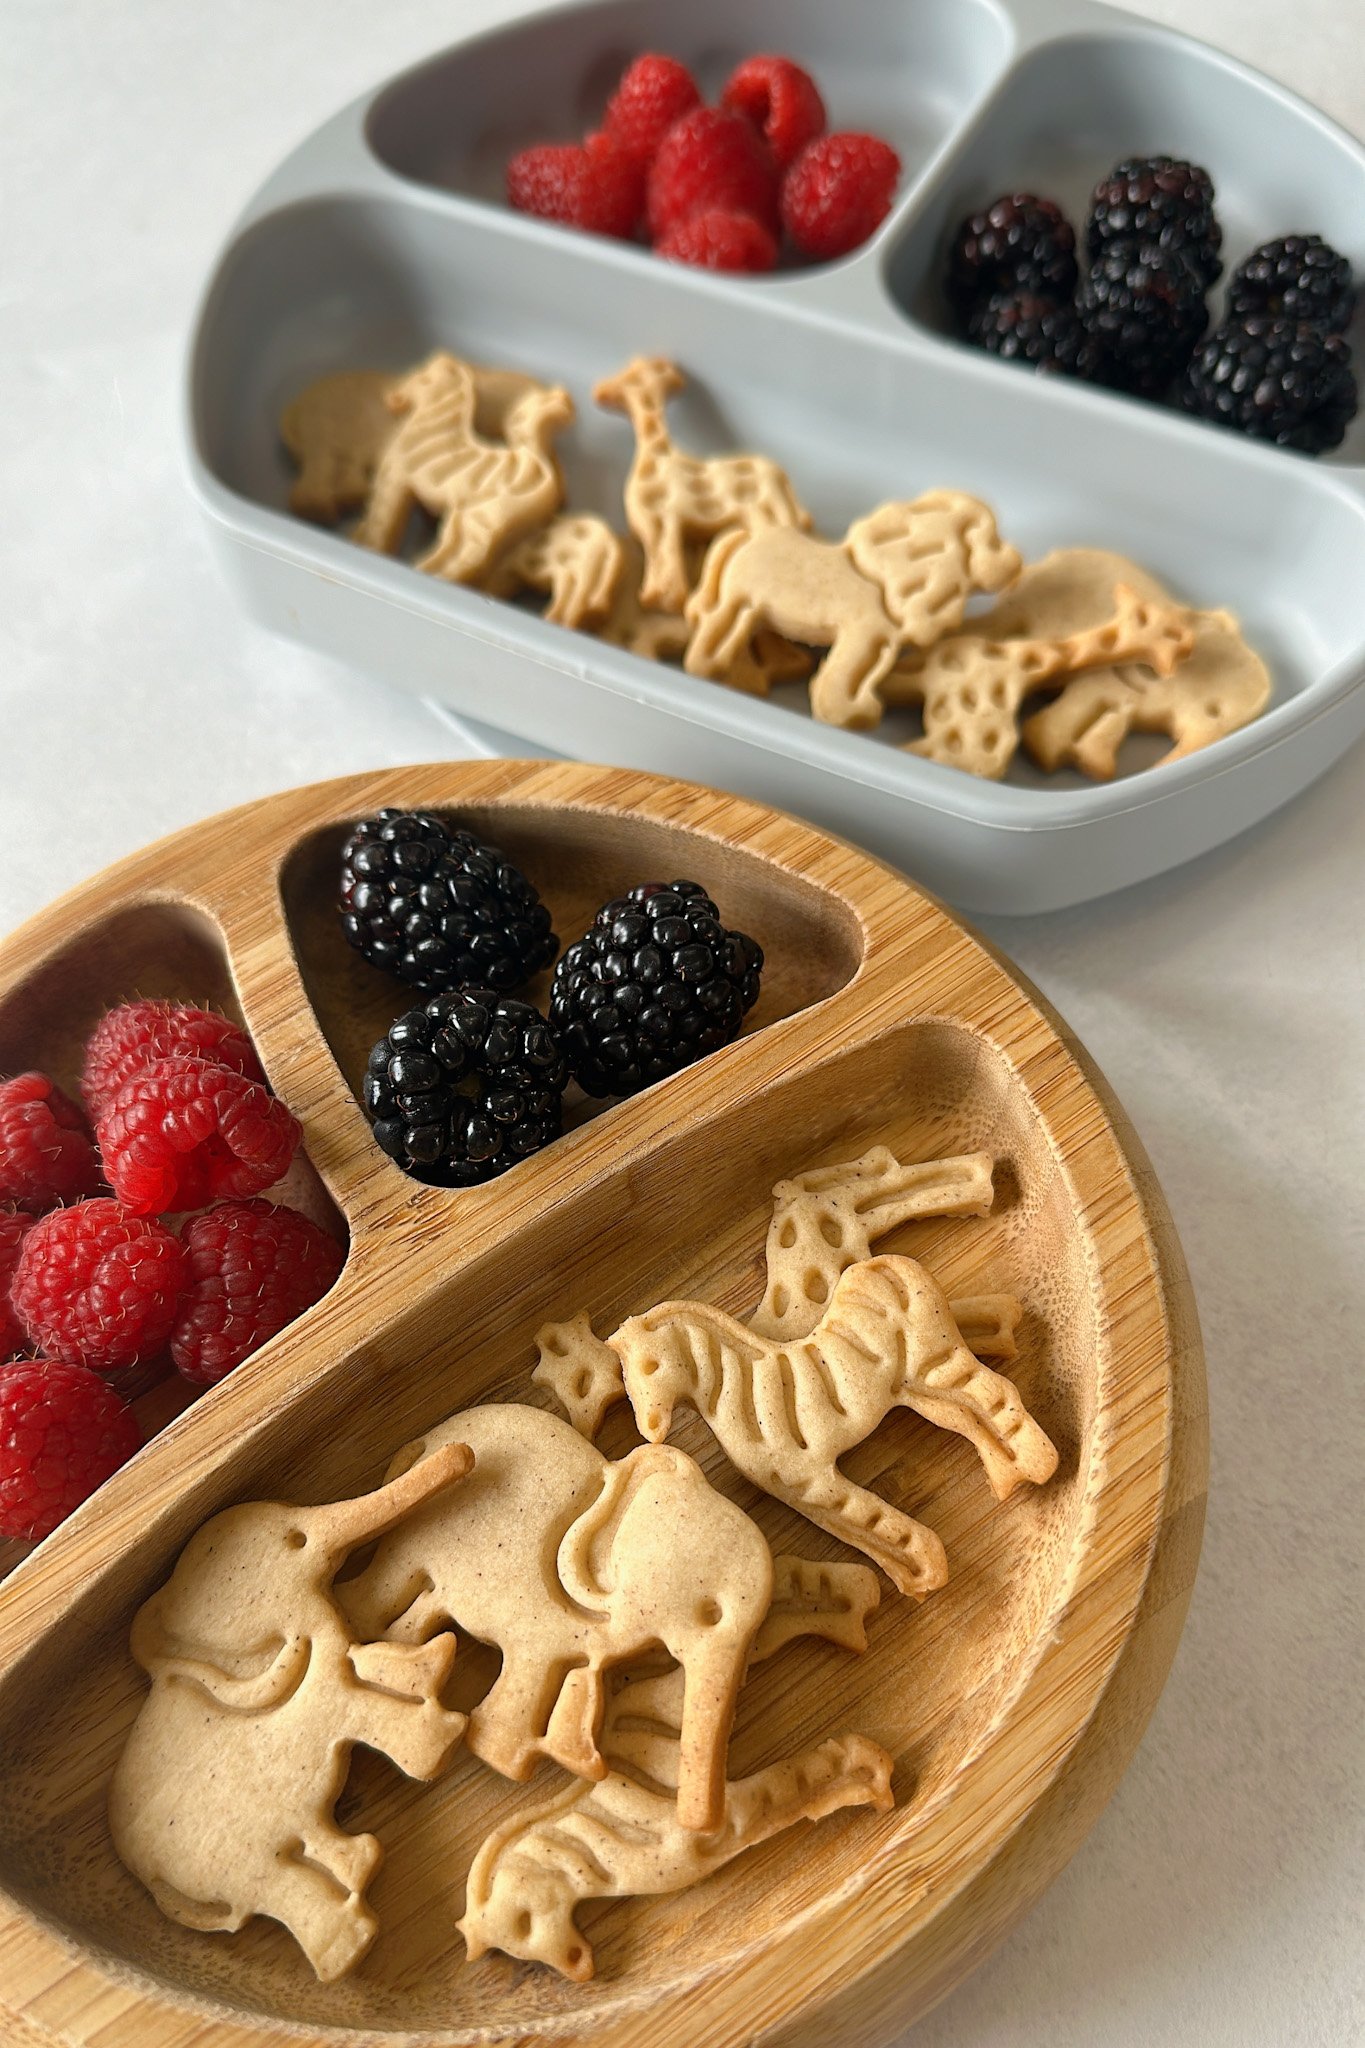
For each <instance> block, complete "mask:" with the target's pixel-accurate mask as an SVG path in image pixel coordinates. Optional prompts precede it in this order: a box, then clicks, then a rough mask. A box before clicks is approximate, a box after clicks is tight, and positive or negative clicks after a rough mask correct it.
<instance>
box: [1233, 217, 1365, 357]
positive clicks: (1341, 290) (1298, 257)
mask: <svg viewBox="0 0 1365 2048" xmlns="http://www.w3.org/2000/svg"><path fill="white" fill-rule="evenodd" d="M1355 303H1356V293H1355V281H1354V279H1353V278H1352V276H1351V266H1350V264H1349V263H1348V262H1347V261H1346V258H1345V257H1344V256H1338V254H1337V252H1336V250H1335V249H1334V248H1333V247H1332V245H1331V243H1330V242H1324V241H1323V239H1322V236H1321V235H1284V236H1282V237H1281V239H1280V240H1279V241H1278V242H1262V244H1261V246H1260V248H1259V249H1253V250H1252V252H1251V254H1250V255H1249V256H1248V257H1247V260H1246V262H1245V263H1243V264H1240V265H1239V266H1238V268H1237V269H1236V270H1234V271H1233V273H1232V276H1231V277H1230V278H1229V279H1228V319H1229V320H1230V321H1232V320H1246V319H1248V318H1250V317H1251V316H1252V315H1254V314H1269V315H1271V316H1272V317H1274V318H1275V319H1283V320H1305V321H1307V322H1308V324H1309V326H1311V327H1316V328H1318V329H1319V331H1320V332H1321V333H1323V334H1343V333H1344V332H1345V331H1346V329H1347V327H1349V325H1350V323H1351V315H1352V313H1353V312H1354V311H1355Z"/></svg>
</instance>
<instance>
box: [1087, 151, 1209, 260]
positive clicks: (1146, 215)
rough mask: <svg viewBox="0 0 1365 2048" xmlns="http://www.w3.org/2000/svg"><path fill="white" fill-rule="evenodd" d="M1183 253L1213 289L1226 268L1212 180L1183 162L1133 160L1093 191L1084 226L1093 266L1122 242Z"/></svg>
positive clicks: (1160, 158) (1167, 158)
mask: <svg viewBox="0 0 1365 2048" xmlns="http://www.w3.org/2000/svg"><path fill="white" fill-rule="evenodd" d="M1131 242H1147V243H1155V244H1156V246H1157V247H1158V248H1159V249H1163V250H1165V251H1167V252H1168V253H1171V254H1174V253H1175V251H1177V250H1180V251H1182V252H1183V253H1184V254H1185V255H1187V256H1188V257H1189V258H1190V260H1191V262H1192V263H1193V264H1194V266H1195V268H1196V270H1198V272H1199V274H1200V276H1201V277H1202V278H1203V280H1204V284H1205V285H1206V286H1208V285H1211V284H1212V283H1213V281H1214V279H1215V278H1216V277H1217V275H1218V273H1219V271H1220V270H1221V269H1222V267H1223V265H1222V262H1221V260H1220V258H1219V254H1218V252H1219V250H1220V249H1221V248H1222V246H1223V230H1222V228H1221V227H1220V226H1219V225H1218V216H1217V214H1216V213H1215V212H1214V210H1213V180H1212V178H1210V176H1209V174H1208V172H1207V171H1205V170H1201V169H1200V167H1199V165H1198V164H1190V163H1186V162H1185V161H1184V160H1183V159H1182V158H1180V157H1170V156H1134V157H1127V158H1125V159H1124V161H1123V162H1122V163H1121V164H1115V166H1114V168H1113V170H1112V171H1111V172H1110V173H1109V176H1108V177H1107V178H1102V179H1101V180H1100V182H1099V184H1098V185H1097V186H1096V187H1095V191H1094V196H1093V198H1092V199H1091V202H1090V212H1089V215H1088V216H1087V219H1086V224H1085V245H1086V248H1087V250H1088V251H1089V254H1090V260H1091V262H1092V263H1095V262H1098V261H1099V259H1100V257H1101V256H1102V255H1103V254H1104V252H1105V250H1107V249H1111V248H1113V247H1115V246H1116V245H1117V244H1120V243H1131Z"/></svg>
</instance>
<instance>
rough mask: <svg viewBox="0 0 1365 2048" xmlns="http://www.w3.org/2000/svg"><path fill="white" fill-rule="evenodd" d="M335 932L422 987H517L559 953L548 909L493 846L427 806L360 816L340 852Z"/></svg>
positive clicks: (377, 962)
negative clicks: (338, 928)
mask: <svg viewBox="0 0 1365 2048" xmlns="http://www.w3.org/2000/svg"><path fill="white" fill-rule="evenodd" d="M340 907H341V928H342V930H343V931H344V932H345V934H346V936H347V938H348V939H349V940H350V942H351V944H352V945H353V946H354V947H355V948H356V949H357V951H358V952H361V953H363V954H364V955H365V958H366V959H367V960H369V961H371V962H372V963H373V964H374V965H375V966H376V967H382V968H385V969H386V970H387V971H388V972H389V973H390V974H394V975H396V976H397V977H398V979H399V980H400V981H410V982H411V983H412V984H413V985H414V987H416V988H419V989H421V990H422V991H423V992H424V993H426V994H428V995H430V994H436V993H439V992H441V991H442V990H445V989H452V988H459V987H461V986H463V985H464V984H465V983H468V982H473V983H477V984H479V985H480V986H482V987H486V988H492V989H496V990H506V989H513V988H520V987H521V986H522V985H523V983H525V982H527V981H529V980H530V979H531V976H532V975H533V974H538V973H539V972H540V970H541V968H542V967H548V966H549V964H550V962H551V961H552V960H553V959H554V957H555V954H556V953H557V952H558V950H559V942H558V940H557V939H556V937H555V935H554V933H553V932H552V931H551V929H550V913H549V911H548V910H547V909H546V907H545V905H544V904H543V903H542V902H541V900H540V897H539V895H538V894H537V893H536V891H535V889H534V888H533V887H532V886H531V884H530V883H529V882H528V881H527V879H526V877H525V875H523V874H522V872H521V870H520V868H517V867H514V866H513V865H512V862H511V861H510V860H508V858H507V856H506V854H504V853H503V852H501V851H500V849H499V848H498V847H496V846H485V845H483V844H482V843H481V842H480V841H479V840H477V839H475V838H474V836H473V834H472V833H469V832H462V831H460V830H458V829H457V828H451V827H449V826H447V825H446V824H444V823H443V821H442V820H441V819H440V818H437V817H433V816H432V815H431V813H430V812H427V811H411V812H409V811H400V810H394V809H389V810H383V811H381V812H380V813H379V815H378V817H375V818H362V819H361V821H360V823H359V824H358V825H356V826H354V827H353V829H352V831H351V833H350V835H349V836H348V838H347V840H346V843H345V845H344V846H343V847H342V849H341V906H340Z"/></svg>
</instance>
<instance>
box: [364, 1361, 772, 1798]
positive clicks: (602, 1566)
mask: <svg viewBox="0 0 1365 2048" xmlns="http://www.w3.org/2000/svg"><path fill="white" fill-rule="evenodd" d="M456 1440H458V1441H459V1442H461V1443H468V1444H469V1445H470V1446H471V1447H472V1449H473V1452H474V1456H475V1460H476V1466H475V1472H474V1476H473V1478H472V1479H471V1481H470V1482H469V1484H468V1485H467V1486H466V1487H465V1489H464V1491H463V1496H462V1498H461V1499H460V1501H459V1502H458V1505H457V1506H456V1507H455V1511H454V1512H452V1513H451V1514H449V1515H446V1514H442V1513H441V1512H440V1507H439V1504H438V1503H435V1502H433V1503H432V1508H431V1510H429V1511H426V1512H422V1513H419V1514H417V1515H414V1516H412V1517H410V1518H409V1520H408V1521H407V1522H406V1523H405V1524H404V1526H403V1527H402V1528H400V1529H395V1530H394V1531H393V1532H392V1536H391V1537H386V1538H385V1539H384V1540H383V1541H382V1542H381V1543H380V1544H379V1547H378V1549H377V1550H376V1552H375V1555H374V1559H373V1561H372V1563H371V1564H370V1565H368V1566H367V1567H366V1569H365V1571H364V1572H363V1573H361V1574H360V1576H359V1577H357V1578H355V1579H353V1580H350V1581H349V1582H348V1583H347V1585H346V1587H345V1590H344V1598H345V1602H346V1607H347V1612H348V1613H349V1614H350V1615H351V1617H352V1619H353V1621H354V1623H355V1625H356V1626H357V1627H358V1628H359V1629H360V1630H361V1631H362V1633H364V1634H366V1635H370V1636H379V1635H384V1634H387V1635H388V1636H390V1638H391V1639H393V1640H398V1641H405V1642H420V1641H422V1640H423V1638H424V1637H426V1636H429V1635H431V1634H432V1633H433V1632H434V1631H435V1630H436V1629H437V1628H439V1627H441V1626H443V1625H444V1624H445V1623H446V1622H453V1623H455V1625H456V1626H457V1627H460V1628H464V1629H466V1630H467V1631H468V1632H469V1633H470V1634H471V1635H475V1636H477V1637H478V1638H479V1639H480V1641H482V1642H487V1643H493V1644H495V1645H496V1646H497V1647H498V1649H500V1650H501V1652H502V1669H501V1671H500V1673H499V1675H498V1679H497V1682H496V1683H495V1685H494V1686H493V1689H492V1691H491V1692H490V1693H489V1695H488V1697H487V1698H486V1699H485V1700H483V1701H482V1702H481V1704H480V1705H479V1706H478V1707H476V1708H475V1710H474V1712H473V1713H472V1714H471V1716H470V1720H469V1729H468V1733H467V1737H466V1740H467V1744H468V1747H469V1748H470V1749H471V1750H472V1751H473V1752H474V1754H475V1755H476V1756H478V1757H481V1758H482V1759H483V1761H484V1762H485V1763H487V1764H489V1765H491V1766H492V1768H493V1769H494V1770H496V1771H500V1772H501V1773H502V1775H503V1776H504V1777H508V1778H514V1779H518V1780H520V1779H524V1778H527V1777H529V1776H530V1774H531V1772H532V1770H533V1769H534V1767H535V1764H536V1762H537V1760H538V1758H540V1757H541V1756H548V1757H551V1758H553V1759H554V1760H555V1762H557V1763H559V1764H561V1765H562V1766H563V1767H564V1768H565V1769H566V1770H569V1771H573V1772H574V1773H575V1774H576V1775H577V1776H580V1777H589V1778H597V1777H601V1776H602V1775H604V1773H605V1771H606V1768H607V1766H606V1764H605V1762H604V1760H603V1758H602V1756H601V1753H600V1750H599V1748H598V1744H597V1736H598V1730H599V1728H600V1726H601V1720H602V1712H603V1706H604V1693H603V1672H604V1671H605V1670H606V1669H607V1668H608V1667H609V1666H611V1665H613V1664H618V1663H622V1662H625V1661H627V1660H628V1659H632V1658H635V1657H638V1656H639V1655H640V1654H641V1652H642V1651H645V1650H648V1649H651V1648H657V1647H658V1645H659V1644H662V1645H663V1646H664V1648H665V1649H666V1650H667V1651H668V1653H669V1654H670V1656H672V1657H674V1658H676V1659H677V1661H678V1663H679V1664H680V1665H681V1666H682V1669H683V1672H684V1674H685V1678H686V1698H685V1704H684V1710H683V1732H682V1748H681V1762H680V1765H679V1789H678V1820H679V1824H680V1826H682V1827H684V1828H693V1829H696V1828H701V1829H705V1828H714V1827H716V1826H718V1825H719V1823H720V1819H721V1815H722V1812H723V1807H724V1790H725V1751H726V1745H727V1743H728V1741H729V1738H730V1725H731V1722H732V1720H733V1717H734V1709H735V1698H736V1695H737V1693H738V1691H739V1686H740V1683H741V1681H742V1679H743V1676H744V1667H745V1664H746V1662H747V1659H748V1656H749V1651H750V1648H751V1646H752V1643H753V1640H754V1637H755V1635H756V1634H757V1631H758V1628H759V1625H760V1623H761V1622H762V1620H763V1617H764V1615H765V1614H766V1613H767V1611H768V1607H769V1604H770V1602H771V1599H772V1595H773V1561H772V1553H771V1551H770V1550H769V1548H768V1545H767V1542H766V1540H765V1538H764V1537H763V1535H762V1533H761V1531H760V1530H759V1529H758V1528H757V1527H756V1525H755V1524H754V1523H753V1522H751V1521H750V1519H749V1517H748V1516H747V1515H746V1514H745V1513H744V1512H743V1510H742V1509H740V1508H738V1507H736V1506H735V1505H734V1504H733V1503H732V1502H731V1501H728V1500H727V1499H726V1498H725V1496H724V1495H723V1494H720V1493H717V1492H716V1490H715V1488H714V1487H712V1486H711V1485H710V1483H709V1482H708V1480H707V1479H706V1476H705V1474H704V1473H703V1472H702V1470H701V1468H700V1466H698V1465H696V1464H695V1463H694V1462H693V1460H692V1459H691V1458H689V1457H687V1456H685V1455H684V1453H683V1452H681V1451H678V1450H675V1449H674V1448H673V1447H672V1446H671V1445H665V1444H644V1445H641V1447H640V1448H639V1449H638V1450H635V1451H632V1452H631V1453H630V1454H629V1456H627V1457H624V1458H621V1459H619V1460H617V1461H616V1462H615V1463H613V1462H611V1461H610V1460H608V1459H606V1458H604V1457H603V1456H602V1454H601V1452H600V1451H597V1450H594V1448H593V1447H592V1445H591V1444H590V1443H588V1442H587V1441H586V1440H585V1439H584V1438H583V1437H581V1436H580V1435H579V1434H578V1432H577V1431H576V1430H574V1429H571V1428H570V1427H569V1425H568V1424H567V1423H565V1422H561V1421H560V1420H559V1419H558V1417H556V1416H554V1415H548V1414H546V1413H545V1412H544V1411H543V1410H542V1409H538V1408H527V1407H523V1406H520V1405H518V1404H516V1403H511V1402H509V1403H506V1404H503V1405H501V1406H496V1407H488V1408H472V1409H467V1410H465V1411H464V1413H462V1414H460V1415H457V1416H454V1417H453V1418H452V1419H451V1420H450V1421H449V1422H447V1423H444V1424H442V1425H441V1426H440V1427H439V1428H438V1429H434V1430H430V1431H428V1432H427V1434H426V1436H425V1437H424V1438H423V1440H422V1442H421V1444H420V1445H418V1446H416V1447H415V1448H414V1447H409V1449H408V1451H407V1452H400V1453H399V1460H398V1461H397V1462H401V1461H402V1460H403V1459H404V1458H405V1457H411V1456H413V1455H418V1456H426V1455H429V1454H430V1453H431V1451H432V1450H433V1449H435V1448H436V1447H438V1446H440V1445H442V1444H446V1443H450V1442H453V1441H456Z"/></svg>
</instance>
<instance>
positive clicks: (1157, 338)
mask: <svg viewBox="0 0 1365 2048" xmlns="http://www.w3.org/2000/svg"><path fill="white" fill-rule="evenodd" d="M1077 306H1078V308H1079V311H1080V316H1081V320H1082V322H1083V324H1084V326H1085V329H1086V332H1087V333H1088V334H1089V335H1090V336H1091V338H1092V340H1093V341H1094V343H1095V345H1096V348H1097V351H1098V370H1097V374H1098V376H1099V378H1100V380H1101V381H1102V382H1103V383H1106V384H1111V385H1113V386H1114V387H1115V389H1117V390H1119V391H1132V392H1136V393H1138V394H1139V395H1141V396H1142V397H1144V398H1156V397H1159V396H1160V394H1161V393H1162V392H1163V391H1164V390H1165V389H1166V387H1167V386H1168V385H1169V384H1170V383H1171V381H1172V379H1173V378H1174V377H1175V376H1177V375H1178V373H1179V372H1180V371H1181V370H1183V369H1184V367H1185V365H1186V363H1187V362H1188V361H1189V359H1190V355H1191V353H1192V351H1193V349H1194V346H1195V343H1196V342H1197V341H1198V339H1199V337H1200V335H1201V334H1202V333H1203V332H1204V329H1205V328H1206V327H1207V326H1208V321H1209V310H1208V306H1207V303H1206V301H1205V285H1204V279H1203V277H1202V275H1201V274H1200V271H1199V269H1198V267H1197V265H1196V264H1195V263H1194V261H1193V260H1192V258H1190V257H1189V256H1188V255H1186V254H1185V253H1184V252H1183V251H1182V250H1179V249H1164V248H1162V247H1161V245H1160V244H1159V243H1156V242H1143V243H1138V244H1134V243H1131V242H1121V243H1116V244H1115V245H1114V246H1113V247H1112V248H1109V249H1104V250H1102V251H1101V253H1100V255H1099V256H1098V257H1097V258H1096V260H1095V262H1094V263H1093V264H1092V265H1091V269H1090V275H1089V276H1088V277H1087V278H1086V280H1085V283H1084V284H1083V285H1082V286H1081V290H1080V294H1079V297H1078V299H1077Z"/></svg>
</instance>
